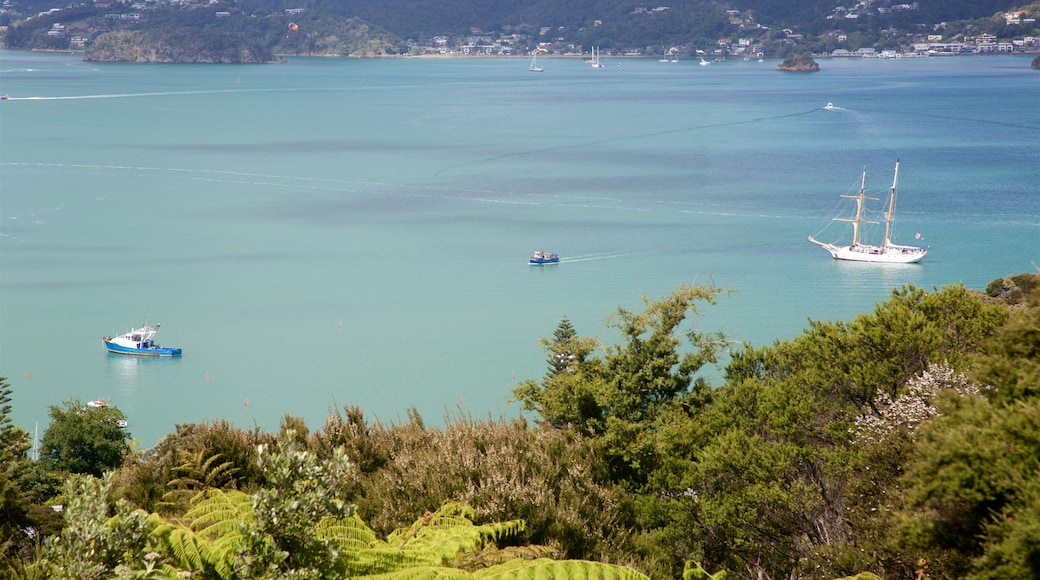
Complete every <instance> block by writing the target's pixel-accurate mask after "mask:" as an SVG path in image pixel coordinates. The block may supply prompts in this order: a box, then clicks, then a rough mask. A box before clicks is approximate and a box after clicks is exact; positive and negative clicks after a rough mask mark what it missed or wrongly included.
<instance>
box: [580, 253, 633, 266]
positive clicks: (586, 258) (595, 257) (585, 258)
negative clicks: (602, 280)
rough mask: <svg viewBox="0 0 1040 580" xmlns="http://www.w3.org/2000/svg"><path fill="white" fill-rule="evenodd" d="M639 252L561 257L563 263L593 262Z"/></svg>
mask: <svg viewBox="0 0 1040 580" xmlns="http://www.w3.org/2000/svg"><path fill="white" fill-rule="evenodd" d="M638 254H639V252H622V253H608V254H585V255H583V256H569V257H560V262H561V263H566V264H571V263H574V262H592V261H594V260H614V259H617V258H629V257H632V256H635V255H638Z"/></svg>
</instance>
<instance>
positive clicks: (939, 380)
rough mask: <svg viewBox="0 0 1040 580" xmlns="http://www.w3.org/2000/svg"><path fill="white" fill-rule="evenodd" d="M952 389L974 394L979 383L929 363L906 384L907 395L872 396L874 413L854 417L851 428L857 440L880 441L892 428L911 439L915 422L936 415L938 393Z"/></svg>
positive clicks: (970, 394)
mask: <svg viewBox="0 0 1040 580" xmlns="http://www.w3.org/2000/svg"><path fill="white" fill-rule="evenodd" d="M945 391H952V392H954V393H956V394H957V395H959V396H961V397H977V396H979V395H980V393H981V389H980V387H979V385H977V384H975V383H972V382H971V381H969V380H968V378H967V377H966V376H964V375H963V374H961V373H958V372H955V371H954V370H953V369H951V368H950V367H948V366H946V365H932V366H931V367H929V368H927V369H925V370H924V371H922V372H921V374H919V375H917V376H915V377H913V378H912V379H910V381H909V382H908V383H907V392H906V394H904V395H902V396H900V397H899V398H897V399H895V400H892V397H891V396H890V395H889V394H888V393H879V394H878V395H877V397H875V398H874V405H873V406H874V409H876V410H877V413H867V414H864V415H860V416H859V417H857V418H856V421H855V426H853V427H852V428H851V429H850V431H851V432H852V434H853V435H854V436H855V437H856V439H857V441H858V442H872V443H880V442H882V441H884V440H885V439H887V438H888V437H889V436H890V435H892V434H893V433H894V432H895V431H897V430H898V431H900V432H904V433H908V434H909V435H910V437H911V438H913V436H914V430H915V429H916V428H917V426H918V425H920V424H921V423H924V422H925V421H927V420H929V419H931V418H932V417H935V416H936V415H938V414H939V411H938V409H936V407H935V405H934V401H935V399H936V398H937V397H938V395H939V394H940V393H942V392H945Z"/></svg>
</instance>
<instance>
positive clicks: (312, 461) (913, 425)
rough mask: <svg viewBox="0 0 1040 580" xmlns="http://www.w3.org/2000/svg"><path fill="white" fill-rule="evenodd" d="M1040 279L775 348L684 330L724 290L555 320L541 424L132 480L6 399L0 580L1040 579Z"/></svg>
mask: <svg viewBox="0 0 1040 580" xmlns="http://www.w3.org/2000/svg"><path fill="white" fill-rule="evenodd" d="M1038 279H1040V277H1038V276H1036V275H1025V274H1023V275H1018V276H1010V277H1008V278H1005V279H1003V280H996V281H994V282H993V283H991V284H990V285H989V286H988V287H987V288H986V294H988V295H989V296H986V295H984V294H982V293H977V292H971V291H968V290H967V289H965V288H963V287H962V286H951V287H947V288H943V289H941V290H935V291H932V292H926V291H923V290H920V289H917V288H914V287H905V288H902V289H899V290H897V291H895V292H893V294H892V296H891V298H890V299H889V301H888V302H886V303H884V304H881V305H878V306H877V307H876V308H875V310H874V311H873V312H872V313H869V314H863V315H860V316H859V317H857V318H856V319H854V320H852V321H848V322H820V321H813V322H811V323H810V326H809V328H808V329H807V330H806V331H805V332H804V333H802V334H801V335H800V336H798V337H796V338H795V339H793V340H790V341H778V342H776V343H774V344H772V345H769V346H765V347H761V348H750V347H743V348H739V349H736V348H733V343H732V342H730V341H727V340H726V338H725V337H724V336H722V335H720V334H717V333H703V332H700V331H696V330H685V329H684V327H685V326H687V325H688V320H687V318H688V316H689V315H690V314H696V312H697V304H698V303H708V304H710V303H712V302H713V301H714V300H715V298H716V297H718V296H719V294H720V293H721V290H719V289H717V288H714V287H698V286H683V287H681V288H679V289H678V290H676V291H674V292H673V293H672V294H670V295H669V296H667V297H664V298H661V299H659V300H650V299H647V300H646V304H645V309H644V310H642V311H640V312H632V311H628V310H625V309H620V308H619V309H618V311H617V312H616V313H615V315H614V316H613V317H611V319H610V325H611V326H612V327H614V328H616V329H617V331H618V333H619V335H620V336H621V337H622V342H621V343H620V344H617V345H603V344H600V343H598V342H597V341H595V340H593V339H591V338H585V337H581V336H579V335H578V333H577V331H576V330H575V329H574V328H573V327H572V325H571V324H570V323H569V322H568V321H566V320H564V321H561V323H560V325H559V326H558V327H557V329H556V331H555V332H554V333H553V335H552V336H550V337H547V338H545V339H543V346H544V347H545V350H546V353H547V355H548V363H549V368H548V372H547V374H546V376H545V377H543V378H542V379H539V380H529V381H526V382H525V383H523V384H522V385H521V386H520V387H519V388H518V389H517V390H516V392H515V393H514V396H515V397H516V399H517V401H519V402H520V403H521V404H522V405H523V406H524V407H525V408H526V409H527V410H529V411H532V412H534V413H536V414H535V415H534V419H535V421H534V424H530V423H529V422H528V421H527V420H524V419H513V420H500V421H498V420H492V419H487V420H484V421H478V420H473V419H472V418H470V417H465V416H455V417H449V418H448V419H447V421H446V423H447V425H446V427H444V428H430V427H427V426H426V425H425V424H424V422H423V420H422V418H421V417H419V416H418V415H417V414H416V413H412V414H410V416H409V420H408V421H407V422H405V423H403V424H396V425H385V424H382V423H379V422H376V421H367V420H366V419H365V417H364V415H363V413H362V411H361V410H360V409H357V408H345V409H343V410H334V411H333V412H332V413H330V415H329V417H328V418H327V419H326V421H325V423H324V425H322V427H321V428H320V429H318V430H315V431H314V432H311V431H310V429H309V428H308V427H307V426H306V425H305V424H304V423H303V421H302V420H300V419H299V418H295V417H292V416H286V417H285V418H284V419H283V423H282V427H281V430H280V432H279V433H277V434H273V433H266V432H263V431H260V430H258V429H257V430H252V431H247V430H241V429H237V428H235V427H233V426H231V425H229V424H227V423H226V422H219V421H218V422H215V423H213V424H195V425H180V426H178V428H177V432H176V433H173V434H171V435H169V436H168V437H166V438H165V439H163V441H161V442H160V444H159V445H157V446H156V448H155V449H153V450H150V451H149V452H148V453H145V454H141V453H138V452H134V451H131V450H129V448H123V449H124V452H123V455H122V456H120V457H117V458H116V459H113V458H112V456H111V453H110V451H111V450H112V449H120V448H121V447H120V445H124V446H125V444H126V443H127V441H128V437H129V435H128V434H127V433H126V432H125V430H122V429H120V428H119V427H118V419H120V418H121V414H119V413H118V410H117V409H114V408H111V407H110V408H107V409H93V408H89V407H84V406H82V405H81V404H80V402H78V401H68V402H66V403H65V405H64V407H63V408H59V407H54V408H53V409H52V414H51V416H52V422H51V426H50V427H49V428H48V431H47V433H46V434H45V436H44V453H43V455H42V457H41V458H40V460H39V461H37V462H33V461H29V460H28V459H27V458H26V451H27V450H28V446H29V445H28V435H27V433H26V432H25V431H24V430H23V429H20V428H18V427H15V426H13V425H12V424H11V421H10V419H9V417H8V414H9V412H10V406H9V405H8V402H9V399H10V388H9V387H8V386H7V384H6V383H4V382H3V381H2V380H0V385H2V387H0V453H2V454H3V461H2V462H0V466H2V470H0V534H2V536H0V542H2V544H0V545H2V546H3V553H2V557H3V560H2V562H0V575H2V576H5V577H8V576H10V577H16V578H53V577H66V578H110V577H127V578H130V577H134V578H168V577H192V578H275V577H278V578H343V577H355V576H363V575H380V574H382V575H385V576H386V577H415V578H419V577H422V578H426V577H430V578H432V577H452V578H469V577H484V576H496V577H520V576H522V575H529V576H530V577H545V578H549V577H555V578H586V577H603V578H609V577H615V578H637V577H642V575H644V574H645V575H646V576H650V577H653V578H675V577H680V576H685V577H687V578H707V577H708V576H709V574H708V572H707V571H706V570H710V571H719V574H718V575H722V574H723V572H722V571H725V573H727V574H728V575H729V577H731V578H733V577H737V578H796V577H812V578H837V577H843V576H850V575H853V574H857V573H861V572H869V573H872V574H876V575H877V576H880V577H883V578H885V577H887V578H907V577H914V576H915V575H916V574H920V576H919V577H928V578H935V579H939V578H1027V577H1038V576H1040V564H1038V562H1040V507H1038V506H1040V460H1038V457H1040V283H1038ZM726 351H732V352H729V363H728V365H727V366H726V369H725V382H724V384H722V385H718V386H715V387H712V386H710V385H708V383H707V382H706V381H705V380H703V379H700V378H698V377H697V375H698V371H699V370H700V369H702V368H703V367H704V366H705V365H708V364H713V363H715V362H716V361H717V360H719V359H720V357H721V356H722V355H723V354H725V353H726ZM70 449H75V450H78V451H77V452H75V453H73V452H70ZM95 450H104V451H105V453H99V452H95ZM101 472H107V473H106V474H105V475H104V476H103V477H102V478H100V479H98V478H96V477H94V475H97V474H99V473H101ZM72 474H94V475H72ZM61 480H65V485H64V487H62V486H60V485H59V482H60V481H61ZM54 504H63V505H64V506H65V511H64V513H63V515H59V514H57V513H56V512H54V511H53V510H51V509H50V508H49V507H47V506H50V505H54ZM416 517H418V518H419V519H418V520H417V519H416ZM637 571H638V572H637ZM178 575H179V576H178Z"/></svg>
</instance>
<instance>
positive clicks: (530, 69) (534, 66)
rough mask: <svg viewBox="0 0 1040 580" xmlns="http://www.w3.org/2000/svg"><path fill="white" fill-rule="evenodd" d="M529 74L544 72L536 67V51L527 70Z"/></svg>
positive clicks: (541, 68)
mask: <svg viewBox="0 0 1040 580" xmlns="http://www.w3.org/2000/svg"><path fill="white" fill-rule="evenodd" d="M527 70H529V71H531V72H545V68H543V67H540V66H538V51H537V50H536V51H535V52H534V54H533V56H531V68H529V69H527Z"/></svg>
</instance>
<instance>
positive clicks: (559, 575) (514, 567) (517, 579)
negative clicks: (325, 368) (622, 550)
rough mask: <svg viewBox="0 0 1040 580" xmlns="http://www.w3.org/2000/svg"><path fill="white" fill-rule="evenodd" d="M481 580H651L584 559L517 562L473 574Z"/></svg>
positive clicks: (627, 569)
mask: <svg viewBox="0 0 1040 580" xmlns="http://www.w3.org/2000/svg"><path fill="white" fill-rule="evenodd" d="M471 578H475V579H478V580H585V579H591V578H595V579H597V580H649V578H650V577H649V576H646V575H644V574H640V573H639V572H636V571H635V570H632V569H631V568H624V567H621V566H614V565H612V564H604V563H602V562H587V561H584V560H548V559H545V558H539V559H537V560H513V561H512V562H506V563H505V564H499V565H497V566H492V567H490V568H486V569H484V570H479V571H477V572H474V573H473V574H472V575H471Z"/></svg>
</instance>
